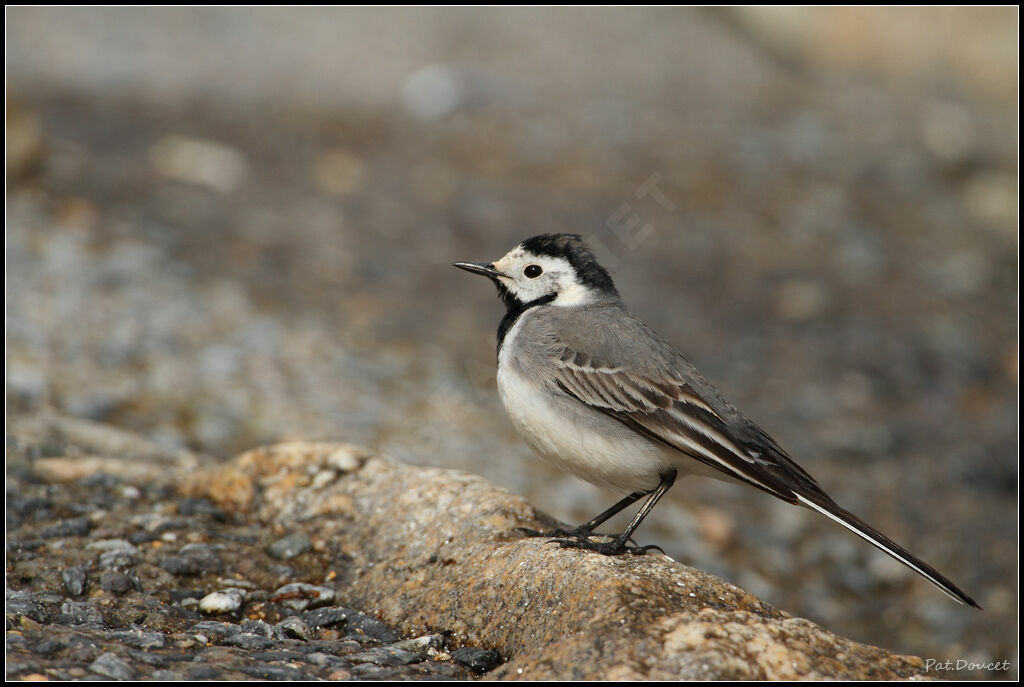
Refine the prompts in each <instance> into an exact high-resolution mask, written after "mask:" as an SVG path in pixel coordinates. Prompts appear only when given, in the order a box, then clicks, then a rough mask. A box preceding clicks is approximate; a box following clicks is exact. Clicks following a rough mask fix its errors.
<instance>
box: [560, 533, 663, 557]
mask: <svg viewBox="0 0 1024 687" xmlns="http://www.w3.org/2000/svg"><path fill="white" fill-rule="evenodd" d="M630 542H632V540H631V539H630V540H626V541H620V540H619V539H618V538H615V539H613V540H612V541H608V542H596V541H594V540H592V539H590V538H588V537H574V538H572V539H561V538H559V539H550V540H548V543H552V544H558V546H559V548H562V549H583V550H584V551H594V552H596V553H599V554H601V555H602V556H621V555H622V554H624V553H628V554H631V555H633V556H643V555H644V554H645V553H647V552H648V551H650V550H651V549H657V550H658V551H661V553H665V552H664V551H662V550H661V547H660V546H657V545H655V544H648V545H647V546H639V545H637V544H636V543H630Z"/></svg>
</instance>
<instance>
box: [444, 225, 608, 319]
mask: <svg viewBox="0 0 1024 687" xmlns="http://www.w3.org/2000/svg"><path fill="white" fill-rule="evenodd" d="M455 266H456V267H459V268H461V269H464V270H466V271H467V272H473V273H474V274H482V275H484V276H485V277H489V278H490V279H491V280H492V281H493V282H494V283H495V285H496V286H497V287H498V294H499V295H500V296H501V299H502V300H503V301H504V302H505V306H506V307H508V308H510V309H511V308H517V307H518V308H521V307H523V306H526V305H531V304H534V303H550V304H551V305H555V306H573V305H585V304H587V303H592V302H595V301H598V300H606V299H609V298H610V299H618V297H619V293H618V291H616V290H615V284H614V283H613V282H612V278H611V276H610V275H609V274H608V272H607V270H605V269H604V268H603V267H601V265H599V264H598V262H597V260H596V259H595V258H594V254H593V253H591V252H590V249H589V248H587V246H586V244H585V243H584V242H583V239H582V238H581V237H580V236H579V235H578V234H541V235H539V236H534V237H533V238H529V239H526V240H525V241H523V242H522V243H520V244H519V245H518V246H516V247H515V248H513V249H512V250H510V251H509V252H508V253H506V254H505V256H504V257H502V258H501V259H500V260H497V261H495V262H493V263H490V264H484V263H474V262H457V263H455Z"/></svg>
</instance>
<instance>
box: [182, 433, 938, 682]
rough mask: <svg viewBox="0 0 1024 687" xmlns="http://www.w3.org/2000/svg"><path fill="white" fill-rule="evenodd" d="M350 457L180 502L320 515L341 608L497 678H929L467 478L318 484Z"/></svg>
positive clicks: (261, 464) (245, 470)
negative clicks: (589, 548)
mask: <svg viewBox="0 0 1024 687" xmlns="http://www.w3.org/2000/svg"><path fill="white" fill-rule="evenodd" d="M346 450H351V449H347V448H346V447H344V446H333V445H330V444H302V443H293V444H282V445H278V446H271V447H267V448H262V449H257V450H255V451H250V452H248V453H246V454H244V455H242V456H240V457H239V458H238V459H237V460H236V461H235V462H234V463H232V464H230V465H228V466H226V467H223V468H217V469H214V470H213V471H212V472H209V473H200V474H198V475H196V476H195V477H194V478H193V479H192V480H191V482H190V484H189V486H188V487H187V490H188V491H189V493H190V494H191V495H194V496H199V495H201V496H204V497H206V498H209V499H210V500H212V501H213V502H215V503H219V504H221V505H222V506H224V507H232V506H234V507H238V506H240V505H244V506H245V507H248V509H249V511H248V513H249V515H250V516H254V517H258V518H259V519H261V520H263V521H265V522H266V523H267V524H268V525H281V526H286V525H289V524H290V523H292V522H294V521H296V520H298V521H309V520H311V519H320V523H321V525H322V527H323V528H325V531H324V532H323V533H324V535H325V536H327V537H328V538H329V539H330V541H332V542H335V545H336V546H337V547H338V548H339V550H340V551H341V552H342V553H343V554H344V555H345V556H346V558H348V559H350V563H349V565H348V566H347V567H346V574H345V580H344V582H345V585H346V587H347V589H348V595H349V598H350V599H355V600H357V601H358V602H359V603H360V604H362V605H364V606H366V607H372V608H376V609H378V612H379V613H380V614H381V618H382V620H383V621H384V622H385V623H389V624H392V625H395V626H397V627H400V628H401V629H402V630H404V631H406V632H410V633H424V632H427V631H429V630H430V629H433V628H444V629H445V630H447V631H450V632H451V633H452V636H453V639H454V640H455V641H456V642H457V643H459V644H465V645H471V646H486V647H490V648H492V649H493V650H496V651H497V652H498V653H499V654H500V655H501V656H502V657H504V658H505V659H506V661H507V662H506V663H505V664H504V665H502V666H501V667H500V668H498V669H497V670H496V671H495V672H494V676H495V677H509V678H516V677H519V678H529V679H562V680H570V679H571V680H592V679H606V680H607V679H620V680H637V679H644V680H646V679H664V680H674V679H757V680H793V679H830V678H831V679H894V678H910V677H917V676H922V675H924V664H923V661H922V660H921V659H919V658H914V657H907V656H898V655H894V654H891V653H890V652H887V651H885V650H883V649H879V648H876V647H871V646H867V645H864V644H858V643H856V642H852V641H849V640H846V639H843V638H841V637H837V636H836V635H833V634H831V633H829V632H828V631H826V630H824V629H822V628H820V627H818V626H817V625H815V624H813V623H811V622H809V621H806V620H801V619H796V618H791V617H789V616H788V615H787V614H785V613H783V612H781V611H779V610H777V609H774V608H772V607H770V606H768V605H767V604H765V603H763V602H761V601H760V600H758V599H757V598H755V597H753V596H751V595H750V594H747V593H746V592H744V591H743V590H741V589H738V588H737V587H735V586H732V585H730V584H727V583H724V582H722V581H721V580H718V579H716V578H714V577H712V576H711V575H708V574H706V573H703V572H700V571H698V570H694V569H693V568H690V567H687V566H684V565H681V564H679V563H677V562H675V561H673V560H671V559H669V558H668V557H666V556H664V555H660V554H648V555H645V556H637V557H633V556H625V557H618V558H609V557H603V556H599V555H594V554H591V553H587V552H581V551H573V550H562V549H559V548H558V547H556V546H552V545H551V544H549V543H547V542H546V540H545V539H543V538H524V537H522V536H521V535H518V534H516V533H515V532H514V528H516V527H532V528H543V527H545V526H548V527H549V526H551V525H552V522H551V520H550V519H549V518H547V517H546V516H544V515H542V514H540V513H538V512H536V511H535V510H534V509H533V508H531V507H530V506H529V505H528V504H527V503H526V502H524V501H523V500H522V499H519V498H517V497H515V496H513V495H512V494H510V493H508V492H506V491H504V490H501V489H498V488H496V487H494V486H492V485H490V484H489V483H487V482H486V481H485V480H483V479H481V478H479V477H476V476H473V475H469V474H465V473H459V472H453V471H447V470H440V469H431V468H417V467H410V466H404V465H397V464H394V463H391V462H389V461H386V460H384V459H381V458H375V457H370V456H367V455H365V454H364V453H362V452H358V451H353V455H357V456H359V461H358V463H359V467H358V468H357V469H354V470H350V471H348V472H346V473H342V472H339V473H338V474H337V476H336V477H335V478H334V479H333V480H331V481H329V482H327V481H323V480H320V481H318V482H317V483H316V484H314V483H313V478H312V477H311V475H313V474H315V473H317V472H318V471H319V470H318V469H323V468H326V467H327V464H328V462H329V461H330V460H331V456H333V455H335V454H336V453H337V452H339V451H346ZM282 484H287V485H288V488H287V489H284V488H282V486H281V485H282ZM239 494H244V495H245V497H244V499H240V498H239ZM349 622H350V623H351V620H349ZM406 653H408V652H406ZM359 657H360V660H365V661H367V662H370V663H374V664H378V665H391V664H393V663H395V662H398V663H401V662H404V661H406V660H407V658H408V660H412V659H411V655H410V657H407V656H406V655H405V654H403V653H396V651H395V650H388V651H373V652H369V653H364V654H360V655H359Z"/></svg>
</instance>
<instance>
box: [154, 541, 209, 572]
mask: <svg viewBox="0 0 1024 687" xmlns="http://www.w3.org/2000/svg"><path fill="white" fill-rule="evenodd" d="M160 567H161V568H163V569H164V570H166V571H167V572H169V573H171V574H172V575H200V574H202V573H204V572H220V571H222V570H223V569H224V563H223V562H222V561H221V559H220V556H219V555H217V552H216V551H215V550H214V549H213V547H211V546H209V545H207V544H186V545H185V546H183V547H181V550H180V551H179V552H178V555H177V556H169V557H167V558H165V559H163V560H162V561H160Z"/></svg>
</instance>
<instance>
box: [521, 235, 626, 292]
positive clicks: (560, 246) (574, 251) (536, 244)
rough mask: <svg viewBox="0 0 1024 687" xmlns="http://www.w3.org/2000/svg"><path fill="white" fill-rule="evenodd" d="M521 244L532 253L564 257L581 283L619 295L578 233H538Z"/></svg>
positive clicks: (604, 270) (609, 277)
mask: <svg viewBox="0 0 1024 687" xmlns="http://www.w3.org/2000/svg"><path fill="white" fill-rule="evenodd" d="M521 245H522V246H523V249H524V250H526V251H528V252H530V253H533V254H534V255H546V256H548V257H552V258H565V259H566V260H568V261H569V264H570V265H572V268H573V269H574V270H576V276H577V277H578V278H579V280H580V282H581V283H582V284H583V285H585V286H588V287H590V288H592V289H596V290H598V291H603V292H605V293H607V294H609V295H612V296H615V297H616V298H617V297H618V296H619V292H618V291H617V290H616V289H615V283H614V282H613V281H612V278H611V275H610V274H608V271H607V270H606V269H605V268H603V267H601V265H599V264H598V262H597V259H596V258H595V257H594V254H593V253H591V252H590V248H588V247H587V244H586V243H584V242H583V237H582V236H580V235H579V234H540V235H539V236H534V237H532V238H528V239H526V240H525V241H523V243H522V244H521Z"/></svg>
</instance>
